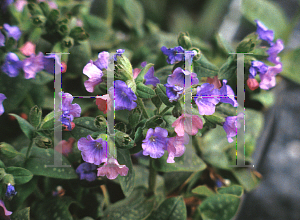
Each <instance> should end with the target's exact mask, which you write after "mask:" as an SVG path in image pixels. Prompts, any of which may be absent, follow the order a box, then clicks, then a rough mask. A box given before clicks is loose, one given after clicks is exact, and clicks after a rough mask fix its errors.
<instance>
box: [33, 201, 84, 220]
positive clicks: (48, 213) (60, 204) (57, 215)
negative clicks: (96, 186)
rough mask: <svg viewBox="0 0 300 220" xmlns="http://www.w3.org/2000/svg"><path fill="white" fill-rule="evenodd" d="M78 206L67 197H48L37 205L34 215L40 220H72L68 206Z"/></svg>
mask: <svg viewBox="0 0 300 220" xmlns="http://www.w3.org/2000/svg"><path fill="white" fill-rule="evenodd" d="M72 203H75V204H79V203H78V202H76V201H75V200H74V199H73V198H71V197H69V196H63V197H58V196H56V197H50V198H47V199H45V200H43V201H42V202H39V203H37V205H36V209H35V213H36V218H37V219H40V220H73V217H72V215H71V213H70V212H69V206H70V205H71V204H72Z"/></svg>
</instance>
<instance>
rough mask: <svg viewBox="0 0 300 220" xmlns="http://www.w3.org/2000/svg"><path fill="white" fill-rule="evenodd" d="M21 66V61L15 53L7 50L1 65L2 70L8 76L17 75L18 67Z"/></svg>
mask: <svg viewBox="0 0 300 220" xmlns="http://www.w3.org/2000/svg"><path fill="white" fill-rule="evenodd" d="M22 66H23V62H22V61H20V59H19V57H18V56H17V55H16V54H15V53H11V52H9V53H8V54H7V55H6V57H5V60H4V64H3V65H2V71H3V72H4V73H6V74H7V75H8V76H9V77H16V76H18V75H19V72H20V69H21V68H22Z"/></svg>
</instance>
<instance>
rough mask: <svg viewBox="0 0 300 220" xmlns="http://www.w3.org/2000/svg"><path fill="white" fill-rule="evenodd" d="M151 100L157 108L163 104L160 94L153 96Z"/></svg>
mask: <svg viewBox="0 0 300 220" xmlns="http://www.w3.org/2000/svg"><path fill="white" fill-rule="evenodd" d="M151 101H152V103H153V104H154V105H155V107H156V108H157V109H159V108H160V106H161V104H162V101H161V100H160V98H159V97H158V96H154V97H152V98H151Z"/></svg>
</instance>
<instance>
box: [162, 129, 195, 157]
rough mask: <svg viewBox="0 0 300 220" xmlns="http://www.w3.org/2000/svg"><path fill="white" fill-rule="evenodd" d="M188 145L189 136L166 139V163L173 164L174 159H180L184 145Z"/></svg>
mask: <svg viewBox="0 0 300 220" xmlns="http://www.w3.org/2000/svg"><path fill="white" fill-rule="evenodd" d="M188 143H189V136H188V135H187V134H186V133H185V135H184V136H175V137H171V138H169V139H168V142H167V149H166V150H167V151H168V153H169V155H168V159H167V163H175V160H174V157H181V156H182V155H183V154H184V152H185V146H184V145H185V144H188Z"/></svg>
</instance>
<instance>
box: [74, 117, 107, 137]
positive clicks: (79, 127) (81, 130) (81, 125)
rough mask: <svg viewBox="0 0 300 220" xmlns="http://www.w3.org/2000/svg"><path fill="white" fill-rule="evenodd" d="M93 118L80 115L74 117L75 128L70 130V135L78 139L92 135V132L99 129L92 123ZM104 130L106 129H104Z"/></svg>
mask: <svg viewBox="0 0 300 220" xmlns="http://www.w3.org/2000/svg"><path fill="white" fill-rule="evenodd" d="M94 121H95V118H92V117H80V118H76V119H74V121H73V122H74V123H75V128H74V129H73V130H72V131H71V134H72V136H73V137H74V138H75V139H76V140H79V139H80V138H82V137H87V136H88V135H92V134H93V133H94V132H96V131H99V129H98V128H97V127H96V126H95V124H94ZM105 132H106V131H105Z"/></svg>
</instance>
